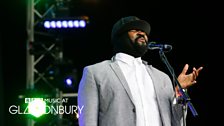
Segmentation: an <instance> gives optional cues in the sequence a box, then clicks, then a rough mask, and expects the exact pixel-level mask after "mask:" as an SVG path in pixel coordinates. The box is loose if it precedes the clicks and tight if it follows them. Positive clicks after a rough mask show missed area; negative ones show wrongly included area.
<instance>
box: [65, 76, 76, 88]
mask: <svg viewBox="0 0 224 126" xmlns="http://www.w3.org/2000/svg"><path fill="white" fill-rule="evenodd" d="M64 83H65V84H66V86H69V87H71V86H73V84H74V78H73V77H71V76H67V77H65V79H64Z"/></svg>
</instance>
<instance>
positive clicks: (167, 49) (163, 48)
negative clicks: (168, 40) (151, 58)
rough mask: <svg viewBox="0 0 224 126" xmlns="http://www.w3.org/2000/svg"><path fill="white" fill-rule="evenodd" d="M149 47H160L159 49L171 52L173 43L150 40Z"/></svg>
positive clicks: (153, 48) (151, 48)
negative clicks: (158, 42)
mask: <svg viewBox="0 0 224 126" xmlns="http://www.w3.org/2000/svg"><path fill="white" fill-rule="evenodd" d="M148 49H150V50H155V49H159V50H163V51H165V52H169V51H171V50H172V45H168V44H156V42H150V43H149V44H148Z"/></svg>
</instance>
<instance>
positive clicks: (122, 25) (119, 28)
mask: <svg viewBox="0 0 224 126" xmlns="http://www.w3.org/2000/svg"><path fill="white" fill-rule="evenodd" d="M131 29H140V30H142V31H144V32H145V33H146V34H147V35H149V33H150V30H151V27H150V24H149V23H148V22H147V21H145V20H141V19H139V18H138V17H136V16H128V17H123V18H121V19H120V20H118V21H117V22H116V23H115V24H114V25H113V28H112V32H111V39H112V40H113V38H115V36H117V35H119V34H121V33H123V32H126V31H128V30H131Z"/></svg>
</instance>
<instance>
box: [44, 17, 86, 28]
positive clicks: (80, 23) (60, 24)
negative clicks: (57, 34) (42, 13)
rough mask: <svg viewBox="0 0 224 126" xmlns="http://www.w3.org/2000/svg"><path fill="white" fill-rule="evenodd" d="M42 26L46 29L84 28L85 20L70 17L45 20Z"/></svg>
mask: <svg viewBox="0 0 224 126" xmlns="http://www.w3.org/2000/svg"><path fill="white" fill-rule="evenodd" d="M43 24H44V28H46V29H59V28H64V29H65V28H70V29H71V28H85V27H86V25H87V21H86V20H83V19H80V20H72V19H68V20H65V19H62V20H57V19H56V20H45V21H44V23H43Z"/></svg>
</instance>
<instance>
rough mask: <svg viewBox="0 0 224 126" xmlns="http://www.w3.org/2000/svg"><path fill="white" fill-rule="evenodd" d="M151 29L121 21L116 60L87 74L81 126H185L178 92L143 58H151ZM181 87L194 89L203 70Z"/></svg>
mask: <svg viewBox="0 0 224 126" xmlns="http://www.w3.org/2000/svg"><path fill="white" fill-rule="evenodd" d="M150 30H151V28H150V24H149V23H148V22H146V21H144V20H141V19H139V18H138V17H135V16H128V17H124V18H121V19H120V20H118V21H117V22H116V23H115V24H114V26H113V29H112V33H111V41H112V43H113V46H114V53H115V55H114V57H112V59H111V60H105V61H103V62H100V63H97V64H94V65H90V66H87V67H85V68H84V71H83V76H82V79H81V81H80V84H79V90H78V106H84V107H83V110H82V112H81V113H79V116H80V117H79V125H80V126H181V125H183V124H184V123H183V122H184V121H183V119H184V115H185V114H183V110H182V109H183V107H182V105H181V104H176V103H175V102H174V101H175V99H176V98H177V97H179V95H180V94H179V92H178V87H175V88H173V86H172V82H171V80H170V78H169V77H168V75H167V74H165V73H164V72H162V71H160V70H158V69H157V68H154V67H153V66H152V65H148V64H147V62H146V61H143V60H142V59H141V57H142V56H143V55H144V54H145V53H146V52H147V50H148V49H147V45H148V36H149V33H150ZM188 67H189V66H188V65H187V64H186V65H185V67H184V69H183V71H182V73H181V74H180V75H179V76H178V81H179V83H180V84H181V86H182V88H184V89H186V88H187V87H189V86H191V85H193V84H195V83H196V77H197V76H198V74H199V72H200V71H201V70H202V67H200V68H198V69H196V68H193V71H192V73H190V74H186V72H187V70H188Z"/></svg>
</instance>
